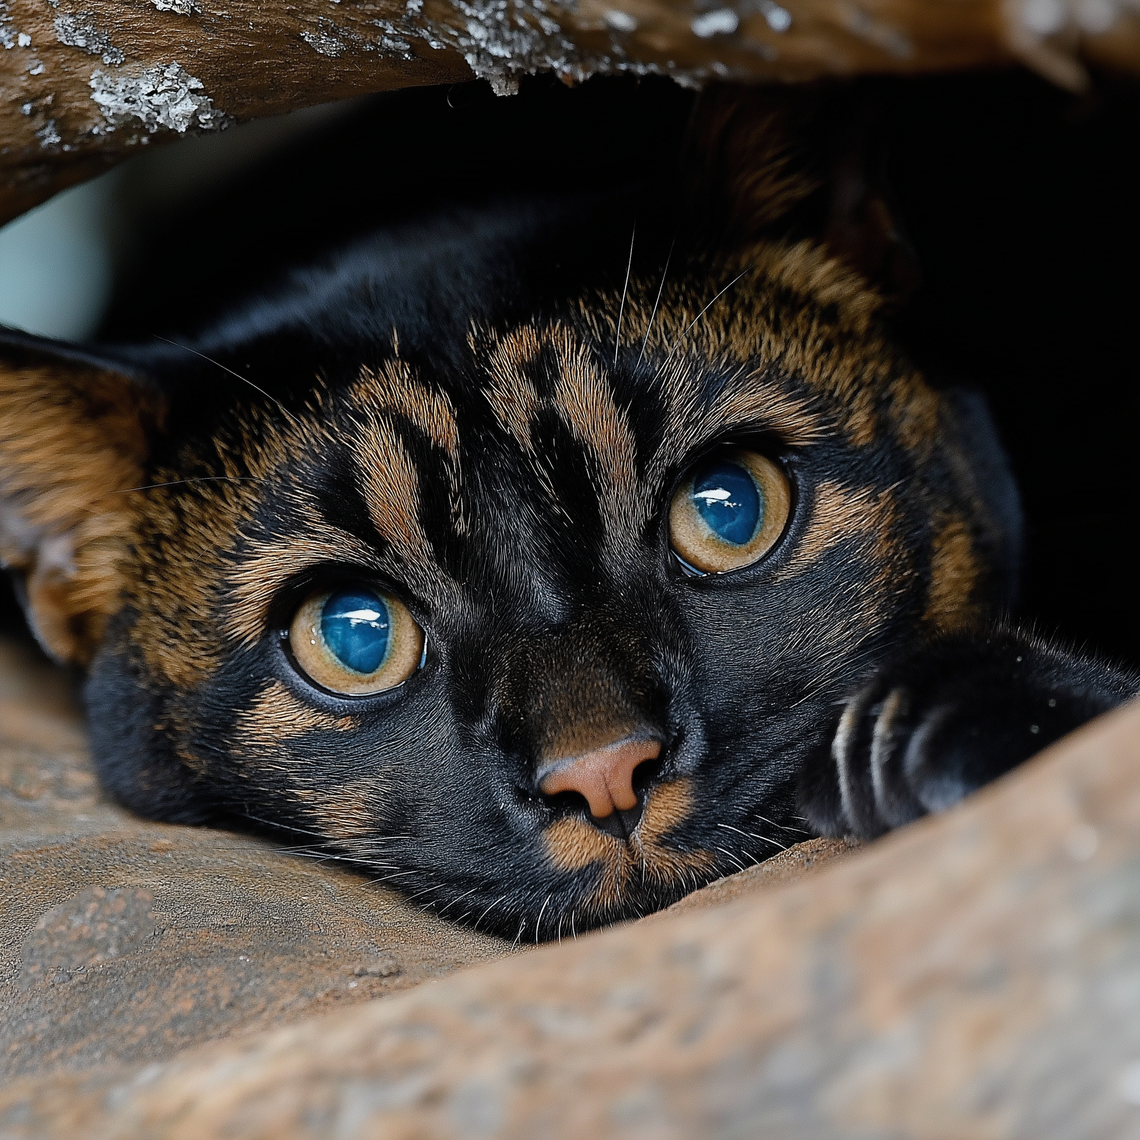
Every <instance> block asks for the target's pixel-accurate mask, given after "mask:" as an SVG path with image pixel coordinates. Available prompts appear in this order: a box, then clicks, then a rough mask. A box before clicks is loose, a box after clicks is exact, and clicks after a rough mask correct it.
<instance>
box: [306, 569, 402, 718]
mask: <svg viewBox="0 0 1140 1140" xmlns="http://www.w3.org/2000/svg"><path fill="white" fill-rule="evenodd" d="M288 636H289V646H290V648H291V649H292V650H293V657H294V660H295V661H296V663H297V665H298V666H300V669H301V671H302V672H303V673H304V674H305V675H306V676H307V677H308V678H309V680H311V681H314V682H316V684H318V685H321V686H322V687H323V688H325V689H328V690H329V691H331V692H333V693H341V694H343V695H344V696H347V697H365V696H368V695H370V694H372V693H379V692H382V691H383V690H384V689H393V688H395V687H396V686H397V685H399V684H402V683H403V682H404V681H406V680H407V679H408V678H409V677H410V676H411V675H412V674H413V673H414V672H415V671H416V670H417V669H418V668H419V667H420V665H421V664H422V663H423V661H424V631H423V630H422V629H420V627H419V625H417V624H416V620H415V618H413V617H412V615H411V614H410V613H409V612H408V607H407V606H405V605H404V603H403V602H401V601H400V600H399V598H395V597H393V596H392V595H390V594H386V593H382V592H381V591H380V590H378V589H374V588H372V587H370V586H367V585H364V584H363V583H353V584H351V585H347V586H341V587H339V588H338V589H335V590H317V591H316V592H314V593H312V594H310V595H309V596H308V597H307V598H306V599H305V600H304V602H302V603H301V605H300V606H299V607H298V608H297V612H296V613H295V614H294V615H293V620H292V622H291V623H290V625H289V634H288Z"/></svg>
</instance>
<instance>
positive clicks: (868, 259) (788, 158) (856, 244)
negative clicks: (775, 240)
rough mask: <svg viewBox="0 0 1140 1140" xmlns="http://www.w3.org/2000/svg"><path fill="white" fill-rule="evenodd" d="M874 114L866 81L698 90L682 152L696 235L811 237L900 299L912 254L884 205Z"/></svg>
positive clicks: (887, 196) (876, 105) (914, 271)
mask: <svg viewBox="0 0 1140 1140" xmlns="http://www.w3.org/2000/svg"><path fill="white" fill-rule="evenodd" d="M881 118H882V106H881V100H880V98H879V96H878V94H877V92H876V90H875V88H874V87H873V86H872V85H859V86H852V85H843V86H840V85H836V84H821V85H811V86H802V87H801V86H767V87H756V86H753V87H740V86H734V85H729V84H713V85H711V86H710V87H708V88H706V89H705V90H704V91H703V92H702V93H701V95H700V97H699V98H698V99H697V102H696V104H695V106H694V109H693V114H692V118H691V120H690V123H689V129H688V133H687V140H686V146H685V151H684V158H683V169H684V171H685V180H686V190H685V193H686V198H687V207H688V212H689V215H690V217H692V218H693V219H694V222H695V224H696V228H697V230H698V232H700V233H702V235H704V236H705V237H706V238H708V239H711V240H712V241H714V242H715V243H717V244H718V245H725V244H727V245H730V246H732V245H735V246H743V245H747V244H749V243H751V242H754V241H756V240H759V239H761V238H764V237H772V236H780V237H787V238H790V239H793V240H795V239H798V238H803V237H810V238H814V239H816V240H818V241H822V242H823V243H825V244H826V245H827V246H828V247H829V248H830V249H831V251H832V252H833V253H834V254H835V255H836V256H837V257H839V258H840V259H841V260H843V261H844V262H846V263H847V264H848V265H849V266H851V268H853V269H855V270H857V271H858V272H859V273H860V274H861V275H862V276H863V277H864V278H865V279H866V280H867V281H869V282H870V283H871V284H872V285H874V286H875V287H876V288H877V289H878V290H879V291H880V292H881V293H882V294H883V295H884V296H885V297H887V298H890V299H892V300H898V301H901V300H906V299H907V298H909V297H910V296H911V295H912V294H913V293H914V291H915V290H916V289H917V287H918V285H919V282H920V274H919V269H918V259H917V257H916V255H915V253H914V250H913V248H912V246H911V245H910V242H909V241H908V240H907V237H906V234H905V232H904V231H903V228H902V226H901V225H900V223H899V221H898V218H897V216H896V211H895V210H894V208H893V206H892V200H891V193H890V187H889V184H888V178H887V170H886V167H887V161H886V158H887V156H886V149H885V144H884V141H883V132H882V130H881V126H880V123H881Z"/></svg>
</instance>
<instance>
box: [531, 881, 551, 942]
mask: <svg viewBox="0 0 1140 1140" xmlns="http://www.w3.org/2000/svg"><path fill="white" fill-rule="evenodd" d="M553 897H554V895H553V894H549V895H547V896H546V902H544V903H543V904H542V910H540V911H539V912H538V918H536V919H535V920H534V944H535V945H536V946H537V945H538V932H539V930H540V929H541V927H542V916H543V914H544V913H545V912H546V908H547V907H548V906H549V905H550V900H551V899H552V898H553Z"/></svg>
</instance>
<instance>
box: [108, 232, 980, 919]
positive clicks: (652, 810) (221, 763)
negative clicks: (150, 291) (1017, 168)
mask: <svg viewBox="0 0 1140 1140" xmlns="http://www.w3.org/2000/svg"><path fill="white" fill-rule="evenodd" d="M742 266H743V267H744V268H743V269H742ZM674 272H675V274H676V275H675V277H674V279H673V281H672V282H666V285H665V287H664V288H663V289H661V290H660V293H659V285H660V278H657V277H653V278H647V279H644V280H637V279H636V278H635V279H634V280H633V281H632V282H631V283H630V287H629V289H628V291H627V293H626V295H625V297H624V300H623V298H622V296H621V294H620V293H616V292H615V293H608V292H605V291H602V292H598V291H590V290H587V291H583V292H580V293H578V294H577V295H576V296H574V297H571V298H570V299H569V300H566V299H562V300H561V301H559V302H558V303H557V304H556V305H552V304H544V305H535V306H534V307H533V309H532V311H530V312H529V313H526V312H524V313H523V314H522V315H521V316H516V317H514V318H512V319H509V320H500V321H495V320H490V319H488V320H480V321H477V322H475V323H474V324H472V325H471V326H470V327H466V328H465V329H464V330H463V331H462V334H461V335H457V336H456V337H455V338H454V341H453V343H451V344H450V345H448V346H446V350H441V349H440V346H439V345H438V344H437V343H433V341H432V337H431V335H430V330H431V328H432V327H434V328H438V325H435V326H429V329H428V332H427V333H425V332H423V331H417V330H419V328H420V326H417V325H415V323H414V322H409V323H408V324H407V325H406V326H405V327H404V328H401V327H400V324H399V323H398V322H393V325H394V327H392V328H391V331H390V332H389V330H388V329H387V328H386V329H385V330H384V334H383V335H379V336H375V337H374V338H373V340H372V342H371V347H370V348H369V350H368V352H367V353H366V354H365V353H358V354H357V356H356V359H351V358H348V359H346V358H345V353H344V351H343V350H342V351H339V352H332V351H329V350H327V349H325V348H322V347H321V346H320V345H318V347H317V349H315V350H313V352H315V353H317V355H318V360H317V367H312V364H313V360H312V358H310V357H306V358H305V359H304V360H303V361H300V362H299V363H296V364H295V370H296V373H297V375H298V376H305V375H308V376H312V375H313V374H314V373H318V374H319V376H320V379H319V380H318V382H317V383H316V384H315V385H312V386H311V387H310V389H309V390H308V391H307V392H304V391H301V390H299V389H298V387H297V385H295V384H292V385H291V384H289V383H284V384H282V385H280V386H278V387H276V388H274V389H273V392H272V393H270V394H269V396H268V397H267V398H262V395H261V392H262V390H263V389H266V388H267V386H268V385H270V384H271V383H272V379H273V378H272V375H271V371H272V369H278V370H280V371H281V372H288V370H289V368H290V367H294V365H293V364H291V363H290V362H289V359H288V355H289V354H288V352H287V351H283V350H282V349H281V347H280V345H281V343H282V340H285V341H286V342H287V340H288V338H287V337H284V336H283V335H275V336H274V338H273V339H272V343H273V344H274V345H275V346H276V347H275V348H274V350H273V352H272V353H269V354H267V355H265V356H264V360H267V361H268V363H263V364H262V365H261V366H260V367H259V369H257V370H255V372H254V375H256V377H257V390H253V389H251V388H247V387H245V386H243V385H240V384H238V383H237V382H236V381H235V382H234V383H233V385H232V386H230V388H229V391H228V394H227V395H225V396H221V395H219V392H221V391H222V389H220V388H218V387H212V388H211V389H210V392H211V396H210V399H209V400H208V401H204V400H203V398H202V396H201V394H200V389H197V390H196V389H193V388H192V387H191V388H189V389H187V388H186V387H185V386H184V387H183V393H184V394H183V395H182V396H180V397H178V398H177V399H175V400H174V401H173V402H172V405H171V411H170V419H171V421H172V422H174V423H181V424H182V425H183V426H182V428H181V429H180V430H171V431H169V432H168V433H167V434H166V435H165V436H163V437H162V441H161V442H160V443H159V444H158V445H157V446H156V448H155V450H154V452H153V455H152V458H151V460H150V461H149V463H148V466H147V468H146V472H145V478H144V479H142V480H141V481H140V483H139V484H138V485H139V486H145V487H146V489H145V490H141V491H137V492H133V493H131V494H130V496H129V498H130V501H131V504H132V506H131V511H132V522H131V526H132V538H131V545H130V554H129V556H127V557H126V559H125V561H124V563H123V589H122V603H121V607H120V608H119V609H118V610H117V612H116V613H115V614H114V615H113V616H112V617H111V619H110V624H109V627H108V632H107V635H106V637H105V638H104V640H103V643H102V646H101V648H100V649H99V652H98V654H97V656H96V658H95V661H94V664H93V667H92V672H91V678H90V681H89V685H88V699H89V705H90V709H91V720H92V730H93V737H94V742H95V749H96V754H97V758H98V760H99V763H100V765H101V767H102V770H103V774H104V778H105V780H106V781H107V782H108V784H109V785H110V786H111V787H112V788H113V789H114V790H115V791H116V793H117V794H118V795H119V796H120V797H121V798H123V799H124V800H125V801H126V802H128V803H129V804H131V805H133V806H135V807H137V808H138V809H139V810H141V811H144V812H146V813H148V814H156V815H160V816H166V817H170V818H205V817H208V816H211V815H218V814H220V815H222V816H224V817H226V816H228V817H230V818H233V819H237V820H247V821H248V820H253V821H256V822H259V823H269V824H271V825H273V826H276V827H278V828H280V829H282V830H283V831H284V832H285V833H291V834H293V835H294V836H295V839H294V841H295V842H302V843H305V844H308V845H311V847H312V849H313V850H314V851H319V852H321V853H324V854H327V853H339V854H342V855H344V856H347V857H348V858H351V859H353V860H357V861H359V862H360V863H362V864H364V865H366V866H367V867H368V868H370V869H371V870H372V871H373V872H374V873H375V875H376V876H377V877H378V878H381V879H383V880H384V881H387V882H390V883H392V884H393V885H395V886H397V887H399V888H400V889H401V890H403V891H405V892H406V893H407V894H408V896H409V897H411V898H414V899H416V901H417V902H419V903H420V904H421V905H425V906H430V907H432V908H434V909H435V910H437V911H438V912H440V913H444V914H446V915H448V916H450V917H453V918H456V919H463V920H465V921H467V922H469V923H477V924H478V925H479V926H480V928H482V929H493V930H497V931H499V932H501V933H504V934H506V935H508V936H511V937H515V936H522V937H527V938H532V937H533V938H547V937H554V936H555V935H557V934H561V933H570V932H572V931H575V930H577V931H580V930H583V929H585V928H588V927H590V926H594V925H597V924H599V923H604V922H609V921H613V920H617V919H622V918H628V917H633V916H636V915H638V914H642V913H645V912H647V911H649V910H652V909H656V908H658V907H660V906H663V905H666V904H668V903H669V902H672V901H673V900H675V899H677V898H679V897H680V896H681V895H683V894H685V893H687V892H688V891H689V890H692V889H693V888H694V887H696V886H698V885H700V884H703V883H704V882H707V881H709V880H711V879H712V878H715V877H717V876H719V875H722V874H724V873H727V872H730V871H732V870H736V869H739V868H740V867H742V866H746V865H748V864H750V863H752V862H754V861H757V860H760V859H763V858H765V857H766V856H768V855H770V854H772V853H773V852H774V851H776V850H777V849H778V848H780V847H782V846H787V845H789V844H790V843H792V842H795V841H797V840H798V839H799V838H802V837H803V832H802V830H801V828H802V824H803V821H802V820H800V819H799V818H798V817H797V816H796V815H795V808H794V803H793V797H794V786H795V780H796V776H797V773H798V772H799V771H800V769H801V768H802V767H803V764H804V762H805V757H807V756H808V755H810V754H812V753H813V751H815V750H818V749H819V748H820V747H821V745H822V744H823V743H824V734H825V731H826V725H827V722H828V719H829V717H830V715H831V710H832V708H833V707H834V706H835V705H836V703H837V702H838V701H840V700H841V699H842V698H843V697H844V695H845V694H847V693H848V692H849V691H850V690H851V688H852V686H853V685H855V684H857V683H858V682H859V680H860V679H861V678H863V677H864V676H865V675H866V674H867V673H868V671H869V670H870V669H871V667H872V666H873V665H874V663H875V662H876V661H877V660H878V659H879V658H880V657H881V656H882V654H883V653H884V652H885V650H886V648H887V647H897V646H898V645H899V644H900V643H906V642H907V641H908V640H913V639H914V638H916V637H917V636H918V632H919V631H920V630H924V629H925V630H929V629H931V628H941V629H953V628H955V627H956V626H958V625H960V624H962V623H964V622H966V621H968V620H969V619H970V618H971V616H972V615H973V614H974V612H975V611H976V610H977V608H978V607H979V606H980V605H982V604H983V603H984V602H985V600H986V599H987V598H988V597H989V596H990V595H991V594H992V593H993V592H994V591H995V590H996V589H997V588H998V585H999V579H1000V576H1001V573H1002V567H1001V566H1000V565H999V564H998V563H999V556H998V553H997V552H998V548H999V547H1000V543H1001V536H1000V529H1001V528H1000V522H999V520H997V519H996V517H995V515H994V512H993V510H992V509H991V508H990V506H989V505H988V500H987V497H986V489H985V488H981V487H979V486H976V485H975V483H974V481H973V476H972V475H971V474H970V471H971V467H972V464H971V462H970V458H969V456H968V455H967V454H966V451H965V445H964V444H963V443H962V441H961V438H960V434H959V432H960V425H959V422H958V419H957V418H956V412H955V409H954V407H953V405H952V403H951V402H950V401H948V400H947V399H946V398H944V397H943V396H941V395H939V394H937V393H936V392H934V391H933V390H932V389H931V388H929V387H928V386H927V385H926V384H925V382H924V381H923V380H922V379H921V378H920V377H918V376H917V375H916V374H914V373H913V371H912V370H910V369H909V368H908V367H907V365H906V364H905V363H904V362H903V361H901V360H900V359H899V358H898V356H897V355H896V354H895V353H894V352H893V351H892V350H891V349H890V348H889V346H888V344H887V342H886V341H885V340H884V339H883V338H882V336H881V334H880V333H879V332H878V330H877V328H876V326H875V324H874V320H873V315H874V304H875V302H874V299H873V297H871V295H870V294H868V293H866V292H865V291H864V290H863V288H862V286H861V285H860V284H859V282H858V280H857V279H856V278H854V277H853V276H852V275H850V274H848V273H847V272H846V271H844V270H843V269H841V268H840V267H839V266H838V265H837V264H836V263H835V262H832V261H829V260H828V259H827V258H826V256H825V255H824V253H823V252H822V250H820V249H818V248H816V247H812V246H809V245H802V246H778V245H772V246H762V247H756V248H754V249H751V250H749V251H748V254H747V257H746V258H741V259H740V260H737V261H728V262H725V263H723V264H719V265H717V266H714V267H712V268H711V269H710V268H709V267H708V266H702V267H701V269H700V276H687V275H686V274H685V273H684V271H682V270H681V269H675V271H674ZM619 314H620V328H619ZM251 344H252V346H251ZM615 346H616V347H615ZM258 351H259V350H258V348H257V345H256V343H253V342H249V341H247V342H245V343H243V344H241V345H240V346H239V348H238V350H236V352H235V354H234V355H231V356H229V357H225V358H222V359H223V363H225V366H226V367H227V368H228V367H230V363H229V362H232V364H233V365H234V366H235V368H241V367H243V362H244V363H246V364H248V362H249V361H250V360H253V361H255V362H256V361H257V360H258V359H259V357H258V356H257V352H258ZM218 352H219V350H218V349H217V348H216V347H215V348H213V349H211V355H218ZM321 353H324V356H323V357H320V354H321ZM362 357H365V358H364V359H362ZM227 383H228V381H227ZM251 383H253V381H251ZM187 392H189V394H188V395H187V394H186V393H187ZM726 464H727V466H726ZM718 465H719V466H718ZM750 465H751V466H750ZM710 472H711V474H710ZM734 472H735V474H734ZM750 472H752V474H749V473H750ZM755 472H760V474H759V475H756V474H755ZM732 479H736V480H737V481H738V482H737V483H732V482H731V480H732ZM748 479H753V484H752V487H753V490H752V491H749V489H748V483H747V480H748ZM766 479H767V480H769V482H767V483H766V482H765V480H766ZM702 480H703V482H702ZM718 480H719V482H718ZM726 480H727V481H726ZM742 480H743V482H741V481H742ZM780 488H783V491H780ZM699 494H703V495H704V496H705V497H704V498H703V499H701V498H699ZM781 494H782V495H783V496H784V497H783V498H782V499H781V497H780V496H781ZM749 495H755V496H757V498H756V499H755V501H753V500H752V499H750V498H749V497H748V496H749ZM733 496H735V498H733ZM737 500H740V501H741V502H745V509H746V510H751V511H752V515H750V516H749V517H748V518H746V519H745V521H744V523H743V524H739V525H738V524H735V523H734V524H733V525H734V526H736V527H737V530H739V531H740V532H741V533H739V534H735V532H733V534H729V539H724V538H723V535H721V534H720V532H719V531H717V529H716V528H717V527H718V526H719V527H721V530H722V531H725V533H729V532H728V531H727V530H725V527H726V526H727V524H723V525H722V524H721V523H718V522H716V518H717V517H718V516H716V515H715V509H714V508H715V507H716V505H717V504H718V503H720V504H723V503H726V502H736V501H737ZM746 500H747V501H746ZM749 503H751V506H748V504H749ZM757 504H759V505H757ZM678 511H688V514H687V515H686V516H685V519H686V520H687V521H685V522H684V526H685V527H688V530H687V531H685V532H684V533H685V534H686V535H688V537H687V538H685V537H684V535H682V533H681V530H679V529H678V528H679V527H681V523H680V522H678V518H679V516H678V514H677V512H678ZM764 511H768V512H769V514H770V520H769V523H767V524H765V523H763V520H762V519H761V518H760V515H761V514H763V512H764ZM702 512H703V513H702ZM753 516H755V518H754V517H753ZM702 519H703V520H704V521H703V522H702ZM710 519H712V520H713V521H712V522H710V521H709V520H710ZM771 519H775V522H772V521H771ZM757 520H759V521H757ZM702 526H705V527H706V528H707V533H706V531H702V530H701V529H700V528H701V527H702ZM765 526H767V530H766V531H765V530H764V527H765ZM694 528H695V529H694ZM761 531H763V532H764V533H763V534H761ZM734 534H735V537H733V535H734ZM694 535H695V536H696V537H694ZM702 535H703V536H704V537H703V538H702ZM730 539H731V541H730ZM736 539H740V540H741V541H736ZM702 542H706V544H707V545H709V549H710V550H711V551H712V553H711V554H709V555H708V556H709V558H711V559H713V561H711V562H707V563H706V564H705V567H704V569H705V570H708V569H709V568H710V567H711V568H712V569H713V570H716V569H717V568H718V567H720V566H724V567H725V569H723V570H722V571H720V572H701V569H702V568H701V563H700V559H701V552H702V549H704V548H700V549H695V548H694V544H696V546H697V547H699V546H700V543H702ZM718 542H719V543H720V547H717V548H716V549H713V548H714V547H716V544H717V543H718ZM750 543H751V544H753V545H749V544H750ZM679 547H680V549H679ZM722 548H723V549H722ZM694 549H695V552H694ZM717 549H720V550H721V553H720V554H717ZM724 550H728V551H729V556H728V558H727V561H724V560H723V557H722V556H723V551H724ZM741 550H742V551H743V553H742V554H737V553H734V552H736V551H741ZM716 558H722V561H720V562H717V561H716ZM330 599H331V600H332V602H335V604H334V605H332V608H331V609H330V604H331V603H330V601H329V600H330ZM306 607H308V609H306ZM338 607H339V608H338ZM377 630H381V632H377ZM299 631H300V632H299ZM377 638H379V639H380V640H379V641H378V640H377ZM401 638H402V640H400V639H401ZM389 639H390V640H391V644H392V646H394V647H395V649H393V652H395V651H396V650H398V653H397V657H398V662H397V665H396V666H390V663H389V661H388V658H386V657H385V652H386V647H387V646H388V640H389ZM338 652H339V654H340V655H339V656H337V653H338ZM314 654H316V656H314ZM393 660H396V659H395V658H393ZM349 666H351V667H349ZM385 669H388V670H389V671H388V672H384V670H385ZM338 670H340V672H339V673H338ZM345 678H347V681H345V680H344V679H345ZM348 682H352V684H348ZM354 686H355V687H354ZM370 690H371V691H370ZM615 748H619V749H620V748H625V749H626V750H627V753H628V756H627V758H626V760H624V761H623V763H624V765H625V767H624V768H623V769H622V773H620V774H619V775H618V776H616V777H613V779H612V780H611V783H610V784H606V779H609V778H610V777H609V776H606V777H604V778H601V777H600V778H599V779H601V783H598V779H595V777H594V776H591V775H589V773H587V775H586V776H584V777H583V776H581V775H580V774H579V776H578V777H567V781H568V782H566V781H563V782H562V783H560V782H559V779H558V778H557V777H558V773H559V772H564V771H566V770H567V766H568V765H569V766H570V767H571V768H572V767H573V765H572V764H571V763H570V762H571V761H573V760H574V759H575V758H578V757H582V756H584V755H588V756H591V757H596V756H598V755H611V753H612V750H613V749H615ZM607 749H609V750H611V752H607ZM630 749H632V751H629V750H630ZM627 753H622V755H623V756H626V755H627ZM607 762H608V761H607ZM619 767H621V765H619ZM611 775H612V773H611ZM591 781H593V782H591ZM599 789H600V790H599ZM595 792H596V793H597V796H600V797H601V799H600V800H598V802H595V799H594V798H591V797H592V796H594V793H595ZM630 793H632V795H633V797H634V798H635V803H634V804H633V806H632V807H630V806H627V805H628V803H629V799H628V796H629V794H630ZM607 795H608V796H609V797H610V800H609V802H606V796H607ZM623 795H624V796H625V797H626V798H625V799H623ZM592 807H594V808H598V807H600V808H605V807H612V808H613V809H614V810H612V811H610V812H608V813H607V814H605V815H601V814H600V812H599V811H592V810H591V808H592Z"/></svg>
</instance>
